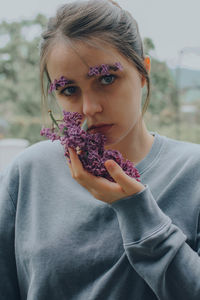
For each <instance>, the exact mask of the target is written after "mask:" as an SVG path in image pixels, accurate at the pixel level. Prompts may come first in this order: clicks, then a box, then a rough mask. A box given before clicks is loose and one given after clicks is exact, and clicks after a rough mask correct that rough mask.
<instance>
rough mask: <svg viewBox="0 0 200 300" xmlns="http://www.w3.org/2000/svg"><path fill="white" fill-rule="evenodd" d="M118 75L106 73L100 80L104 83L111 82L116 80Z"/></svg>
mask: <svg viewBox="0 0 200 300" xmlns="http://www.w3.org/2000/svg"><path fill="white" fill-rule="evenodd" d="M115 78H116V76H115V75H105V76H103V77H101V78H100V81H101V83H102V84H104V85H108V84H111V83H113V82H114V81H115Z"/></svg>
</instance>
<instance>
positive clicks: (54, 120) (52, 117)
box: [48, 110, 60, 130]
mask: <svg viewBox="0 0 200 300" xmlns="http://www.w3.org/2000/svg"><path fill="white" fill-rule="evenodd" d="M48 113H49V114H50V117H51V120H52V121H53V123H54V124H55V125H56V126H57V127H58V129H59V130H60V128H59V126H58V123H57V121H56V119H55V118H54V116H53V114H52V111H51V110H49V111H48Z"/></svg>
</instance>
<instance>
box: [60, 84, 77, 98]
mask: <svg viewBox="0 0 200 300" xmlns="http://www.w3.org/2000/svg"><path fill="white" fill-rule="evenodd" d="M76 90H77V88H76V87H75V86H69V87H66V88H65V89H64V90H62V91H61V92H60V93H61V94H62V95H64V96H72V95H73V94H75V93H76Z"/></svg>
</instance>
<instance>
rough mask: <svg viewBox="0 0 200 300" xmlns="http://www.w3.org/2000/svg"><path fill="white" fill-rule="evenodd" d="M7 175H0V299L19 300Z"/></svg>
mask: <svg viewBox="0 0 200 300" xmlns="http://www.w3.org/2000/svg"><path fill="white" fill-rule="evenodd" d="M8 179H9V176H8V174H6V173H5V174H1V175H0V278H1V279H0V299H9V300H19V299H20V293H19V287H18V280H17V271H16V262H15V242H14V240H15V206H14V203H13V201H12V197H11V195H10V194H9V192H8V190H7V184H8V182H7V180H8Z"/></svg>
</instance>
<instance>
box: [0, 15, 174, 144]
mask: <svg viewBox="0 0 200 300" xmlns="http://www.w3.org/2000/svg"><path fill="white" fill-rule="evenodd" d="M46 22H47V19H46V17H45V16H44V15H42V14H39V15H37V16H36V17H35V18H34V19H33V20H22V21H19V22H12V23H9V22H5V21H4V22H2V23H0V89H1V94H0V120H1V119H3V120H7V121H8V122H9V124H10V126H9V128H7V132H6V133H5V131H2V132H1V127H0V136H2V135H3V136H5V135H6V137H15V138H16V137H19V138H27V139H28V140H29V141H30V143H35V142H37V141H39V140H42V139H44V138H42V137H41V136H40V134H39V132H40V129H41V124H42V118H41V92H40V82H39V42H40V34H41V32H42V31H43V28H44V26H46ZM154 49H155V46H154V43H153V41H152V40H151V39H150V38H145V39H144V50H145V53H146V54H148V55H150V56H151V52H152V51H154ZM150 80H151V101H150V105H149V109H148V115H147V116H150V117H149V118H147V119H148V120H147V121H148V122H149V121H150V120H151V122H149V124H150V127H151V126H152V127H153V124H154V123H153V122H152V118H153V119H154V120H156V122H157V123H156V124H157V125H158V126H160V128H162V127H163V126H168V125H169V124H171V122H172V121H173V120H177V112H178V107H179V102H178V101H177V99H178V97H177V90H176V86H175V82H174V79H173V76H172V74H171V73H170V71H169V69H168V67H167V65H166V63H165V62H161V61H158V60H156V59H155V58H151V72H150ZM50 101H54V99H53V100H52V99H50ZM52 105H53V104H52ZM163 128H164V127H163Z"/></svg>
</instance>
